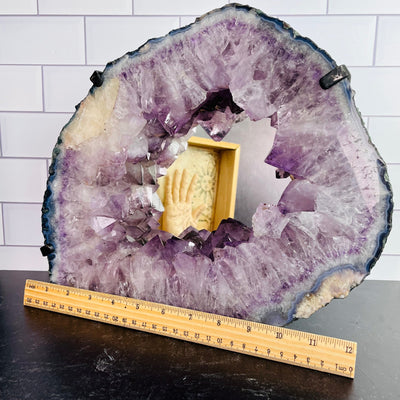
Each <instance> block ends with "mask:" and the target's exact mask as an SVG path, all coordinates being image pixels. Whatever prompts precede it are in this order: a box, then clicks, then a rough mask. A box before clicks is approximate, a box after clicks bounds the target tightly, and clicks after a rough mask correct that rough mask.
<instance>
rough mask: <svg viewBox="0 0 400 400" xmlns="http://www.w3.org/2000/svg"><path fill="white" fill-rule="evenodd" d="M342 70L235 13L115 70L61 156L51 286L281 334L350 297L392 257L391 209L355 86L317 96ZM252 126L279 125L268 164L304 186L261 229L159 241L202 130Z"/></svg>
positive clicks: (215, 15)
mask: <svg viewBox="0 0 400 400" xmlns="http://www.w3.org/2000/svg"><path fill="white" fill-rule="evenodd" d="M336 67H337V65H336V63H335V62H334V61H333V60H332V59H331V57H330V56H329V55H328V54H327V53H326V52H325V51H323V50H321V49H319V48H318V47H317V46H316V45H315V44H314V43H313V42H312V41H311V40H309V39H307V38H304V37H301V36H299V35H298V34H297V33H296V32H295V31H294V30H293V29H292V28H290V27H289V26H288V25H286V24H285V23H284V22H282V21H280V20H277V19H275V18H271V17H268V16H266V15H265V14H263V13H261V12H260V11H258V10H255V9H252V8H250V7H247V6H241V5H237V4H231V5H228V6H225V7H223V8H221V9H218V10H215V11H213V12H210V13H208V14H206V15H205V16H203V17H201V18H200V19H197V20H196V22H195V23H194V24H191V25H189V26H187V27H184V28H181V29H178V30H175V31H173V32H171V33H170V34H168V35H167V36H165V37H163V38H159V39H152V40H149V41H148V42H147V43H146V44H145V45H143V46H142V47H140V48H139V49H138V50H136V51H134V52H131V53H127V54H126V55H124V56H123V57H121V58H119V59H118V60H115V61H113V62H111V63H109V64H108V65H107V66H106V68H105V70H104V71H103V72H102V73H98V72H97V73H96V74H95V75H94V76H93V79H92V81H93V82H94V86H93V87H92V88H91V90H90V92H89V94H88V95H87V97H86V98H85V99H84V100H83V101H82V102H81V103H80V104H79V106H78V107H77V110H76V112H75V114H74V115H73V117H72V119H71V120H70V121H69V123H68V124H67V125H66V126H65V127H64V128H63V130H62V132H61V134H60V137H59V140H58V143H57V145H56V147H55V149H54V153H53V162H52V165H51V167H50V176H49V180H48V186H47V190H46V193H45V200H44V205H43V218H42V222H43V233H44V237H45V246H44V247H43V252H44V253H45V254H46V255H47V256H48V259H49V263H50V272H51V280H52V281H53V282H56V283H60V284H65V285H72V286H78V287H81V288H88V289H91V290H98V291H104V292H109V293H115V294H120V295H124V296H129V297H135V298H141V299H144V300H151V301H156V302H162V303H168V304H172V305H176V306H181V307H188V308H193V309H199V310H203V311H208V312H213V313H219V314H224V315H228V316H235V317H239V318H245V319H249V320H255V321H262V322H267V323H271V324H279V325H282V324H285V323H288V322H290V321H291V320H292V319H293V318H298V317H307V316H309V315H310V314H312V313H313V312H314V311H315V310H317V309H319V308H321V307H322V306H324V305H325V304H327V303H328V302H329V301H330V300H331V299H332V298H334V297H344V296H346V295H347V294H348V292H349V290H350V289H351V288H353V287H354V286H356V285H358V284H359V283H361V282H362V280H363V279H364V278H365V277H366V276H367V275H368V273H369V271H370V269H371V268H372V266H373V265H374V264H375V262H376V260H377V258H378V257H379V255H380V253H381V252H382V248H383V245H384V243H385V241H386V238H387V235H388V233H389V231H390V226H391V212H392V204H393V202H392V193H391V188H390V184H389V181H388V177H387V172H386V166H385V164H384V162H383V161H382V159H381V157H380V156H379V154H378V153H377V150H376V149H375V147H374V146H373V145H372V144H371V142H370V139H369V137H368V134H367V132H366V129H365V127H364V125H363V122H362V120H361V117H360V115H359V112H358V110H357V109H356V106H355V104H354V101H353V92H352V90H351V88H350V85H349V80H348V79H344V80H342V81H340V82H339V83H337V84H335V85H333V86H332V87H330V88H329V89H326V90H325V89H323V88H322V87H321V85H320V79H321V78H322V77H324V76H326V75H327V74H328V73H329V72H330V71H332V70H333V69H335V68H336ZM244 117H248V118H250V119H251V120H254V121H255V120H260V119H262V118H267V117H269V118H271V124H272V125H273V126H274V127H275V128H276V129H277V131H276V136H275V141H274V144H273V147H272V149H271V151H270V152H269V154H266V155H265V157H266V159H265V162H266V163H268V164H270V165H272V166H275V167H276V168H278V169H279V170H281V171H285V173H286V175H288V174H290V175H291V176H292V177H294V179H293V181H291V182H290V183H289V185H288V186H287V188H286V190H285V191H284V193H283V195H282V197H281V199H280V200H279V202H278V204H276V205H272V204H260V205H259V206H258V208H257V209H256V210H254V215H253V220H252V227H246V226H244V225H243V224H241V223H240V222H238V221H235V220H233V219H229V220H225V221H223V222H222V223H221V224H220V226H219V228H218V229H217V230H216V231H215V232H211V233H210V232H207V231H200V232H198V231H196V230H195V229H194V228H188V229H186V230H185V231H184V232H183V233H182V234H181V235H180V237H179V238H177V237H173V236H172V235H171V234H169V233H167V232H163V231H161V230H160V229H159V228H158V227H159V224H158V221H159V218H160V216H161V214H162V212H163V206H162V203H161V201H160V199H159V198H158V196H157V194H156V190H157V187H158V185H157V179H158V178H159V177H161V176H163V175H164V174H165V173H166V168H167V167H168V166H169V165H171V164H172V163H173V161H174V160H175V159H176V157H177V155H178V154H179V153H181V152H182V151H184V150H185V148H186V144H187V140H188V132H189V130H190V128H191V127H194V126H196V125H199V124H200V125H201V126H203V127H204V128H205V129H206V131H207V132H209V134H210V136H211V137H213V138H214V139H215V140H221V139H222V138H223V137H224V136H225V135H226V134H227V133H228V132H229V129H230V127H231V126H232V124H233V123H235V122H236V121H238V120H240V119H243V118H244ZM245 134H246V135H247V136H248V139H247V140H252V136H251V132H246V133H245ZM255 168H257V166H255Z"/></svg>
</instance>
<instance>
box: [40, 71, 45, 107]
mask: <svg viewBox="0 0 400 400" xmlns="http://www.w3.org/2000/svg"><path fill="white" fill-rule="evenodd" d="M40 71H41V79H42V112H46V108H45V101H44V66H43V65H41V66H40Z"/></svg>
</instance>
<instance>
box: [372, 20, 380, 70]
mask: <svg viewBox="0 0 400 400" xmlns="http://www.w3.org/2000/svg"><path fill="white" fill-rule="evenodd" d="M378 29H379V16H376V22H375V38H374V52H373V54H372V65H373V66H374V67H376V53H377V51H378Z"/></svg>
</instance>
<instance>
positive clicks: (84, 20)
mask: <svg viewBox="0 0 400 400" xmlns="http://www.w3.org/2000/svg"><path fill="white" fill-rule="evenodd" d="M86 21H87V20H86V15H85V16H84V17H83V45H84V51H85V65H87V44H86Z"/></svg>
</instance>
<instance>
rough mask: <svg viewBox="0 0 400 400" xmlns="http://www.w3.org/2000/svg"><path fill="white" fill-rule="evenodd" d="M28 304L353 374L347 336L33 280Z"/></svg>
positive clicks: (352, 345) (352, 346)
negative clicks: (293, 328) (307, 330)
mask: <svg viewBox="0 0 400 400" xmlns="http://www.w3.org/2000/svg"><path fill="white" fill-rule="evenodd" d="M24 305H25V306H29V307H36V308H41V309H44V310H48V311H54V312H58V313H62V314H67V315H71V316H75V317H81V318H86V319H92V320H94V321H98V322H105V323H108V324H113V325H120V326H123V327H125V328H131V329H137V330H141V331H145V332H151V333H156V334H158V335H164V336H169V337H172V338H175V339H182V340H187V341H191V342H195V343H199V344H204V345H207V346H213V347H218V348H220V349H225V350H229V351H234V352H238V353H243V354H248V355H252V356H255V357H261V358H266V359H268V360H273V361H278V362H282V363H287V364H292V365H296V366H299V367H305V368H309V369H315V370H318V371H322V372H328V373H331V374H337V375H342V376H345V377H348V378H354V371H355V363H356V353H357V343H355V342H351V341H348V340H342V339H336V338H332V337H328V336H322V335H317V334H313V333H307V332H301V331H295V330H292V329H287V328H282V327H276V326H272V325H265V324H260V323H256V322H251V321H245V320H242V319H236V318H229V317H225V316H222V315H217V314H210V313H205V312H200V311H195V310H190V309H186V308H180V307H173V306H169V305H166V304H159V303H152V302H148V301H143V300H137V299H132V298H128V297H122V296H115V295H111V294H107V293H100V292H94V291H90V290H84V289H77V288H73V287H68V286H61V285H55V284H51V283H46V282H40V281H34V280H30V279H28V280H27V281H26V284H25V292H24Z"/></svg>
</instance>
